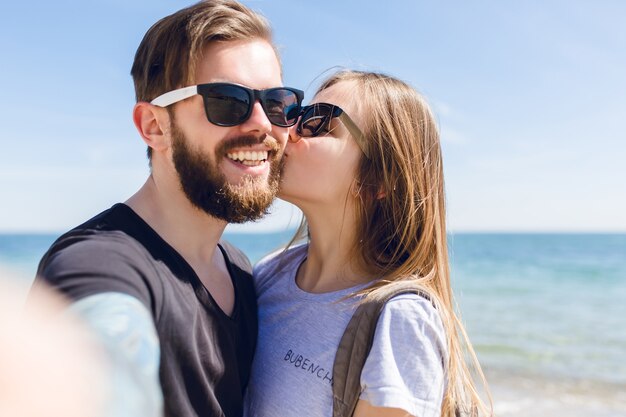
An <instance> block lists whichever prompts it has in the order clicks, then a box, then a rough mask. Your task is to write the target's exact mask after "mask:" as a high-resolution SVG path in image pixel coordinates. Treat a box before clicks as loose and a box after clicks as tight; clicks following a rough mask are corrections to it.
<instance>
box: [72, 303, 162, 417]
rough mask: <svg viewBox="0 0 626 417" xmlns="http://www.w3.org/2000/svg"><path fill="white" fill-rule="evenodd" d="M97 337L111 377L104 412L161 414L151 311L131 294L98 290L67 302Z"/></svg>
mask: <svg viewBox="0 0 626 417" xmlns="http://www.w3.org/2000/svg"><path fill="white" fill-rule="evenodd" d="M69 312H70V313H72V314H74V315H77V316H78V317H80V318H81V319H82V320H83V321H84V322H85V323H86V324H87V326H88V327H89V328H90V329H91V330H92V331H93V332H94V334H95V336H96V338H97V339H98V340H99V341H100V342H101V344H102V346H103V347H104V350H105V352H106V355H107V358H108V359H109V363H108V364H107V365H109V366H108V367H107V368H108V371H109V373H110V376H111V380H110V384H109V392H108V396H107V399H106V401H105V405H106V409H105V410H104V412H103V413H102V416H103V417H153V416H155V417H156V416H161V415H162V414H163V411H162V410H163V394H162V391H161V386H160V383H159V358H160V349H159V339H158V336H157V332H156V329H155V327H154V322H153V320H152V316H151V315H150V312H149V311H148V309H146V307H145V306H144V305H143V304H142V303H141V302H140V301H139V300H137V299H136V298H135V297H131V296H129V295H126V294H122V293H102V294H97V295H92V296H88V297H85V298H83V299H80V300H78V301H76V302H74V303H73V304H71V305H70V307H69Z"/></svg>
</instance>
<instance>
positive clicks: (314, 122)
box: [296, 103, 370, 158]
mask: <svg viewBox="0 0 626 417" xmlns="http://www.w3.org/2000/svg"><path fill="white" fill-rule="evenodd" d="M335 117H338V118H339V120H341V122H342V123H343V125H344V126H345V127H346V129H348V132H350V134H351V135H352V136H353V137H354V139H355V140H356V143H357V145H359V148H361V150H362V151H363V153H364V154H365V156H366V157H367V158H369V157H370V155H369V150H368V147H367V142H366V140H365V135H363V132H361V129H359V127H358V126H357V125H356V123H354V121H353V120H352V119H351V118H350V116H348V114H347V113H346V112H345V111H343V110H342V109H341V108H340V107H338V106H335V105H334V104H328V103H315V104H311V105H308V106H304V107H303V108H302V113H301V114H300V121H299V122H298V126H296V133H298V135H300V136H302V137H303V138H310V137H315V136H319V135H324V134H326V133H329V132H330V121H331V120H332V119H333V118H335Z"/></svg>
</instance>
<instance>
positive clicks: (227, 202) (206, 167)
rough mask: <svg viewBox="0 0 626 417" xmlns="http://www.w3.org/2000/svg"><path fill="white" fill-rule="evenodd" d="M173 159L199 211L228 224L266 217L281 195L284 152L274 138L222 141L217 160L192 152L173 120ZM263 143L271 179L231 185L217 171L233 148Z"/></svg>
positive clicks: (248, 177) (244, 180)
mask: <svg viewBox="0 0 626 417" xmlns="http://www.w3.org/2000/svg"><path fill="white" fill-rule="evenodd" d="M171 134H172V157H173V161H174V167H175V168H176V172H177V173H178V178H179V180H180V184H181V188H182V190H183V192H184V193H185V195H186V196H187V199H188V200H189V201H190V202H191V204H192V205H194V206H195V207H196V208H198V209H200V210H202V211H204V212H205V213H207V214H208V215H210V216H212V217H215V218H217V219H221V220H224V221H226V222H228V223H244V222H246V221H250V220H258V219H259V218H261V217H263V216H264V215H265V214H267V212H268V209H269V207H270V205H271V203H272V201H273V200H274V197H275V196H276V193H277V192H278V183H279V179H280V171H281V169H282V161H281V156H282V154H281V152H280V146H279V144H278V142H277V141H276V140H275V139H274V138H271V137H267V136H265V135H264V136H263V137H255V136H239V137H236V138H233V139H230V140H228V141H223V142H222V143H220V144H219V145H218V146H217V148H216V149H215V160H214V161H212V160H211V158H210V157H209V155H206V154H202V153H201V152H199V151H195V150H192V149H191V148H190V147H189V144H188V141H187V139H186V138H185V135H184V133H183V132H182V131H181V130H180V129H179V128H178V126H177V125H176V124H175V123H174V121H173V120H172V125H171ZM259 143H263V144H265V145H266V146H268V147H269V148H270V149H271V151H270V152H269V154H268V161H269V163H270V172H269V176H268V178H267V180H266V179H264V178H259V177H254V176H251V175H245V176H244V177H243V178H242V179H241V181H240V183H239V184H230V183H229V182H228V181H227V179H226V177H225V176H224V174H223V173H222V172H221V171H220V170H219V169H218V163H217V161H220V160H221V159H222V158H225V157H226V154H227V153H228V152H229V151H230V150H231V149H234V148H237V147H242V146H251V145H257V144H259Z"/></svg>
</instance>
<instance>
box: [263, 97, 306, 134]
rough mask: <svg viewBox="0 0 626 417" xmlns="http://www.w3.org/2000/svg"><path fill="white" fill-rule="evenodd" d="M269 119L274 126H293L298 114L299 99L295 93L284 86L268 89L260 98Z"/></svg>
mask: <svg viewBox="0 0 626 417" xmlns="http://www.w3.org/2000/svg"><path fill="white" fill-rule="evenodd" d="M262 104H263V109H264V110H265V114H266V115H267V118H268V119H269V121H270V122H271V123H272V124H273V125H276V126H282V127H286V126H293V125H294V124H295V123H296V120H298V116H299V114H300V101H299V99H298V96H297V95H296V93H294V92H293V91H291V90H287V89H286V88H275V89H271V90H268V91H267V92H266V93H265V97H264V98H263V100H262Z"/></svg>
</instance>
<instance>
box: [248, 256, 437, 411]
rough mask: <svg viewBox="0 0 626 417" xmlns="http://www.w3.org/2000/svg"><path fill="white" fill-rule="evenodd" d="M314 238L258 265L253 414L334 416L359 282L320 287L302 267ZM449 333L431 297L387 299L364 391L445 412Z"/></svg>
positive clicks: (396, 403)
mask: <svg viewBox="0 0 626 417" xmlns="http://www.w3.org/2000/svg"><path fill="white" fill-rule="evenodd" d="M307 248H308V247H307V245H302V246H297V247H294V248H291V249H289V250H288V251H286V252H280V253H278V254H277V255H273V256H270V257H268V258H266V259H263V260H262V261H261V262H259V263H258V264H257V265H256V267H255V268H254V280H255V287H256V291H257V297H258V304H259V338H258V343H257V348H256V353H255V357H254V363H253V365H252V374H251V378H250V382H249V384H248V391H247V394H246V398H245V406H244V415H245V416H247V417H256V416H258V417H291V416H293V417H303V416H315V417H318V416H319V417H326V416H328V417H331V416H332V396H333V394H332V373H333V372H332V369H333V362H334V359H335V352H336V350H337V346H338V345H339V341H340V340H341V336H342V335H343V332H344V330H345V328H346V326H347V325H348V322H349V321H350V318H351V317H352V314H353V313H354V310H355V308H356V301H357V300H356V299H355V298H349V299H348V300H342V298H343V297H345V296H346V295H350V294H351V293H353V292H355V291H356V290H358V289H360V288H363V286H361V287H352V288H348V289H346V290H341V291H335V292H330V293H323V294H313V293H308V292H305V291H303V290H301V289H300V288H299V287H298V286H297V284H296V281H295V277H296V272H297V270H298V268H299V266H300V265H301V264H302V262H303V261H304V259H305V258H306V252H307ZM446 357H447V349H446V337H445V332H444V329H443V325H442V322H441V319H440V317H439V314H438V313H437V311H436V310H435V308H434V307H433V305H432V304H431V303H430V301H428V300H426V299H424V298H422V297H420V296H418V295H416V294H402V295H399V296H397V297H394V298H393V299H391V300H390V301H389V302H388V303H387V304H386V305H385V307H384V309H383V311H382V313H381V316H380V319H379V321H378V324H377V327H376V334H375V337H374V343H373V345H372V350H371V352H370V355H369V356H368V359H367V361H366V363H365V366H364V368H363V373H362V375H361V388H362V393H361V396H360V398H361V399H365V400H367V401H369V402H370V403H371V404H372V405H374V406H378V407H394V408H402V409H404V410H406V411H407V412H409V413H410V414H412V415H414V416H419V417H430V416H433V417H434V416H436V417H439V415H440V414H441V403H442V399H443V394H444V389H445V366H444V364H445V359H444V358H446Z"/></svg>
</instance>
